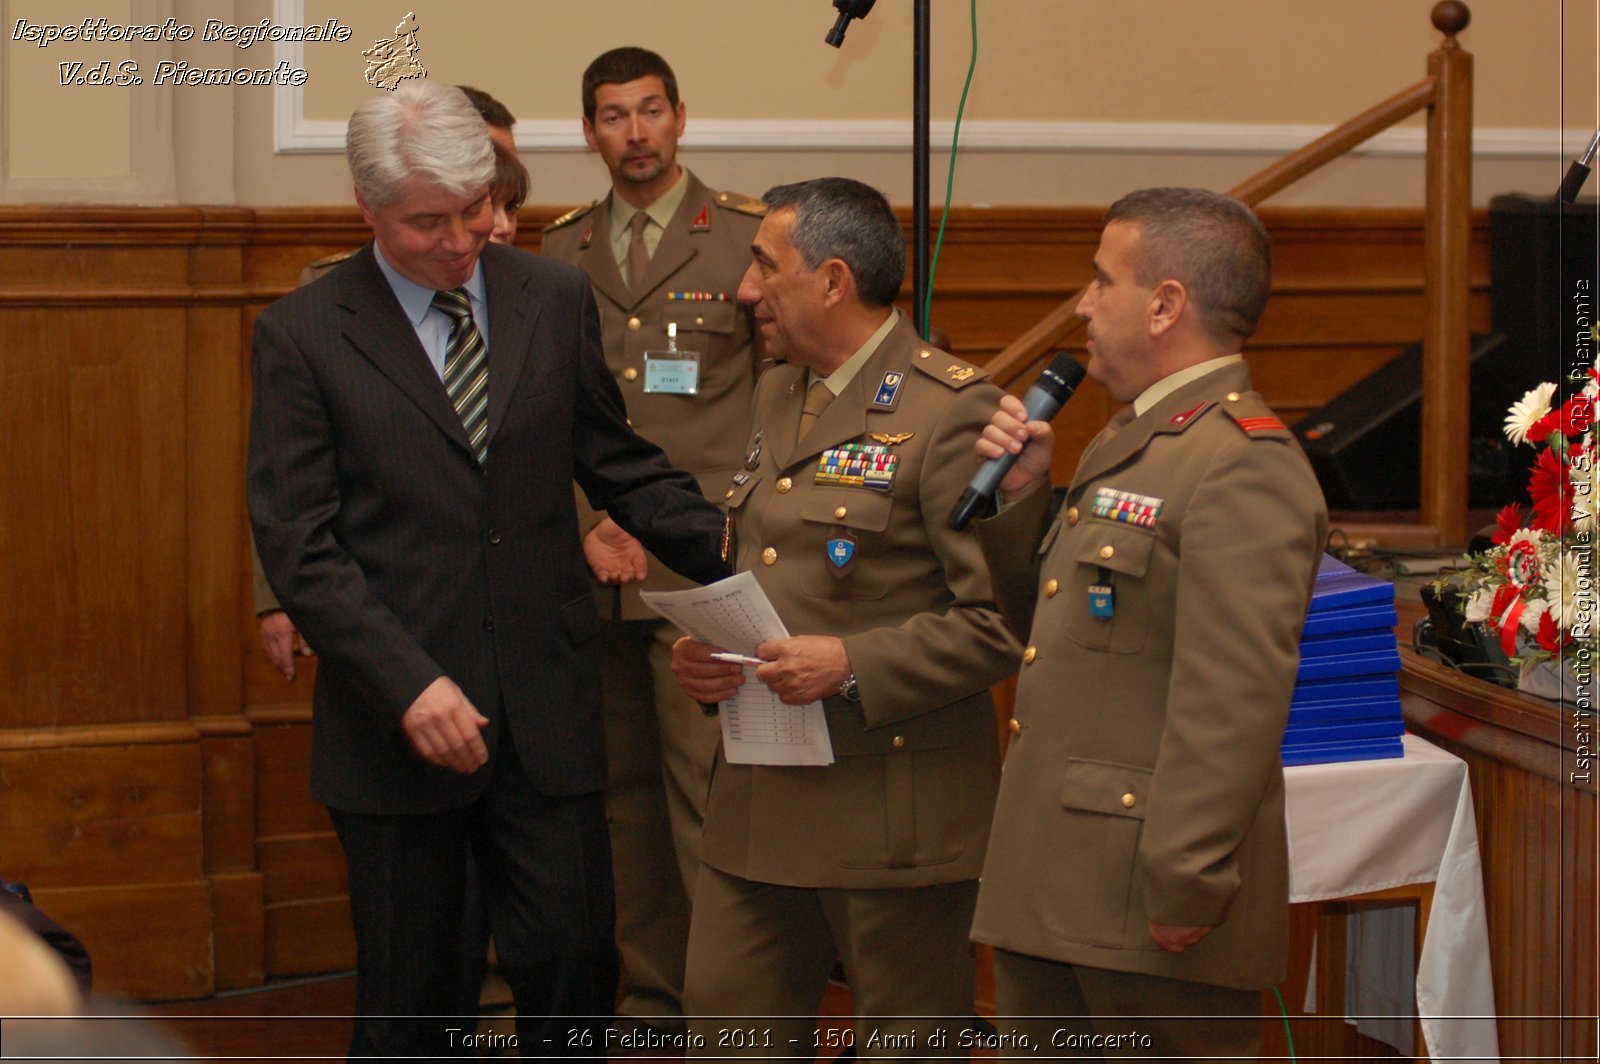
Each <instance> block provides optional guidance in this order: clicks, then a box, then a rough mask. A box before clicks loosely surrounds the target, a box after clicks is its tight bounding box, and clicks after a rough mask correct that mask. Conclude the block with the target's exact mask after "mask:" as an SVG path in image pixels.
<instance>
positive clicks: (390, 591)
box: [249, 82, 726, 1057]
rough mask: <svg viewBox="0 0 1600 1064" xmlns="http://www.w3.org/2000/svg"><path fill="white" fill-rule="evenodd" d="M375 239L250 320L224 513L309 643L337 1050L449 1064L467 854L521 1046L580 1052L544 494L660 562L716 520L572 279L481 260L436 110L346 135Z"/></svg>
mask: <svg viewBox="0 0 1600 1064" xmlns="http://www.w3.org/2000/svg"><path fill="white" fill-rule="evenodd" d="M348 157H349V162H350V170H351V174H352V175H353V176H354V178H355V185H356V200H357V202H358V203H359V204H360V205H361V210H362V213H363V215H364V216H365V218H366V220H367V222H368V224H370V225H371V227H372V231H373V237H374V239H373V242H372V244H370V245H368V246H367V247H365V248H363V249H362V250H361V251H359V252H358V253H356V254H355V255H354V256H352V257H351V258H350V259H349V260H348V261H346V262H345V263H343V264H341V265H340V266H339V267H337V268H336V269H334V270H333V271H331V272H330V273H328V274H327V275H326V276H325V277H322V278H321V279H319V280H317V281H316V282H314V283H312V284H310V285H307V286H305V287H303V288H299V289H297V290H295V291H294V292H292V293H290V294H289V295H288V296H285V297H284V298H283V299H281V300H279V301H278V302H277V303H274V304H273V305H272V306H270V307H268V308H267V309H266V310H265V311H263V312H262V314H261V316H260V318H259V319H258V321H257V324H256V334H255V342H254V356H255V358H254V400H253V403H254V405H253V408H252V411H251V433H250V461H249V476H250V480H249V501H250V511H251V520H252V524H253V527H254V531H255V537H256V544H257V547H258V549H259V552H260V555H261V562H262V567H263V569H264V570H265V572H266V575H267V578H268V580H269V581H270V583H271V585H272V588H273V591H274V592H275V593H276V594H277V596H278V598H279V600H280V602H281V603H282V604H283V606H284V608H285V610H287V612H288V614H289V616H290V618H291V619H292V620H293V622H294V624H295V626H296V627H297V628H298V629H299V630H300V631H301V632H303V633H304V634H305V636H306V638H307V639H308V640H309V641H310V642H311V644H312V645H313V646H315V647H316V648H317V652H318V656H319V658H320V666H319V670H318V675H317V688H316V693H315V700H314V714H313V737H312V768H311V773H312V778H311V789H312V795H313V797H315V798H316V799H317V800H319V801H321V802H323V803H324V804H325V805H327V806H328V809H329V812H330V814H331V816H332V818H333V823H334V827H335V830H336V831H337V832H338V835H339V840H340V843H341V845H342V846H343V847H344V851H345V857H346V860H347V864H348V867H349V883H350V905H351V913H352V916H353V918H354V924H355V933H356V945H357V986H356V998H357V1000H356V1011H357V1013H358V1019H357V1022H356V1026H355V1033H354V1037H353V1040H352V1044H351V1056H352V1057H368V1056H386V1057H389V1056H399V1057H422V1056H433V1055H440V1054H453V1053H460V1052H463V1051H470V1049H471V1046H470V1044H468V1043H469V1041H470V1040H469V1039H467V1038H465V1037H464V1036H465V1035H466V1034H468V1033H470V1030H471V1028H470V1027H468V1028H467V1029H466V1030H463V1029H462V1027H461V1025H460V1024H458V1023H453V1022H452V1021H450V1020H449V1019H447V1018H445V1017H447V1016H448V1014H449V1013H450V1011H451V1010H452V1008H453V1007H454V1005H455V1003H456V1002H457V1001H458V1000H459V996H460V988H459V986H458V983H459V978H460V977H459V972H458V965H457V962H456V959H457V957H458V955H459V943H460V938H461V908H462V899H463V897H464V895H465V891H464V889H463V876H464V874H465V869H466V865H467V858H468V854H469V853H471V855H472V857H473V859H474V860H475V862H476V865H477V869H478V876H479V882H480V885H481V888H482V892H483V897H484V903H485V907H486V909H487V911H488V914H489V921H490V925H491V927H492V930H493V933H494V940H495V943H496V948H497V951H498V955H499V960H500V967H501V972H502V974H503V975H504V976H505V978H506V981H507V982H508V983H509V984H510V985H511V988H512V992H513V993H514V995H515V997H516V1002H517V1013H518V1019H517V1034H518V1040H519V1043H520V1045H521V1046H522V1047H524V1051H525V1052H530V1051H531V1052H532V1053H535V1054H539V1055H545V1054H550V1055H562V1054H574V1055H580V1056H595V1055H598V1053H597V1048H596V1046H597V1043H598V1042H599V1041H600V1038H599V1035H600V1033H601V1032H602V1031H603V1028H604V1025H605V1017H606V1015H607V1014H608V1013H609V1011H610V1008H611V1003H612V995H613V994H614V991H615V986H616V971H615V959H614V954H613V952H612V946H611V932H612V920H613V917H612V905H611V882H610V879H611V865H610V857H609V853H608V849H607V842H606V826H605V817H604V807H603V804H602V798H601V788H602V786H603V784H604V780H605V748H604V741H603V738H602V729H601V723H600V709H599V664H598V660H597V656H596V647H595V639H594V636H595V634H596V632H597V631H598V625H599V619H598V617H597V616H596V614H595V609H594V604H593V601H592V599H591V596H590V591H589V580H588V574H587V568H586V567H585V565H584V561H583V556H582V552H581V549H580V546H579V539H578V526H577V516H576V513H575V508H574V505H573V499H572V483H573V481H576V482H577V483H578V484H579V485H580V486H581V487H582V488H583V490H584V491H585V493H586V494H587V495H588V497H589V499H590V501H591V503H593V505H595V506H596V507H599V508H603V509H605V510H607V511H609V512H610V513H611V514H612V515H613V517H615V518H616V520H617V522H618V524H620V525H621V526H622V527H623V528H625V529H626V530H627V531H628V532H629V533H630V534H632V535H634V536H637V537H638V538H640V539H641V540H642V541H644V542H645V544H646V545H647V546H648V547H649V548H650V549H651V550H652V551H654V552H655V553H656V555H657V556H658V557H660V558H661V559H663V560H664V561H665V562H666V563H667V564H668V565H671V566H674V567H675V568H678V569H680V570H681V571H682V572H683V573H684V575H686V576H689V577H690V578H692V579H695V580H700V581H706V580H712V579H716V578H718V577H720V576H721V575H723V574H724V572H725V571H726V567H725V565H724V563H723V561H722V559H721V553H720V542H721V533H722V518H721V515H720V513H719V512H718V511H717V510H716V509H715V508H714V507H712V506H711V505H710V504H708V503H706V502H705V500H704V499H703V498H701V496H700V493H699V490H698V488H697V487H696V486H695V483H694V481H693V479H692V478H691V477H689V476H687V475H686V474H682V473H679V472H677V471H676V470H673V469H672V468H671V467H670V466H669V465H668V464H667V462H666V460H665V458H664V457H663V456H662V455H661V453H660V451H659V450H657V449H656V448H655V447H654V446H653V445H651V444H649V443H646V442H645V441H643V440H642V439H640V438H639V437H638V436H636V435H635V434H634V433H633V431H632V430H631V429H630V428H629V427H628V424H627V419H626V417H625V415H624V412H623V409H622V403H621V400H620V397H619V395H618V393H617V390H616V386H615V384H614V383H613V382H612V379H611V376H610V374H609V373H607V372H606V368H605V364H604V362H603V361H602V359H601V356H600V344H599V323H598V320H597V316H596V313H595V306H594V300H593V298H592V296H591V295H590V293H589V286H588V283H587V282H586V281H585V280H584V277H583V275H582V274H581V273H579V272H578V271H577V270H574V269H572V268H570V267H567V266H563V265H560V264H558V263H553V262H549V261H546V260H541V259H536V258H534V257H532V256H530V255H527V254H524V253H523V252H521V251H518V250H516V249H514V248H510V247H505V246H501V245H492V244H489V243H488V241H489V236H490V232H491V230H492V227H493V224H494V218H493V212H492V209H491V203H490V195H489V187H490V183H491V181H492V180H493V177H494V155H493V152H492V150H491V148H490V141H489V135H488V133H487V131H486V129H485V126H484V123H483V119H482V118H481V117H480V116H479V114H478V112H477V111H476V110H475V109H474V108H473V107H472V105H471V104H470V103H468V101H467V99H466V97H465V96H464V95H462V93H461V92H460V90H458V89H455V88H451V87H448V86H439V85H434V84H431V83H426V82H424V83H422V84H419V85H415V86H406V87H402V88H401V89H399V90H397V91H395V92H394V93H392V94H389V93H385V94H380V95H378V96H375V97H374V98H373V99H371V100H369V101H367V102H366V103H364V104H362V105H361V106H360V107H359V108H357V110H356V112H355V114H354V115H352V117H351V120H350V127H349V134H348Z"/></svg>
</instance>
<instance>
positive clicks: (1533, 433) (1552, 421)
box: [1528, 410, 1561, 444]
mask: <svg viewBox="0 0 1600 1064" xmlns="http://www.w3.org/2000/svg"><path fill="white" fill-rule="evenodd" d="M1560 424H1561V412H1560V411H1559V410H1552V411H1550V412H1549V413H1548V414H1546V415H1545V416H1544V417H1542V418H1540V419H1539V420H1538V421H1535V422H1534V423H1533V424H1532V425H1530V426H1529V427H1528V442H1529V443H1534V444H1538V443H1543V442H1544V441H1545V440H1547V439H1549V438H1550V434H1551V433H1552V432H1554V431H1555V430H1556V428H1557V427H1558V426H1559V425H1560Z"/></svg>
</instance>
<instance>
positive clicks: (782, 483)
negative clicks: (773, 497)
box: [775, 477, 794, 495]
mask: <svg viewBox="0 0 1600 1064" xmlns="http://www.w3.org/2000/svg"><path fill="white" fill-rule="evenodd" d="M775 486H776V487H777V489H778V494H779V495H787V494H789V489H790V488H792V487H794V481H793V480H790V479H789V478H788V477H779V478H778V483H777V484H776V485H775Z"/></svg>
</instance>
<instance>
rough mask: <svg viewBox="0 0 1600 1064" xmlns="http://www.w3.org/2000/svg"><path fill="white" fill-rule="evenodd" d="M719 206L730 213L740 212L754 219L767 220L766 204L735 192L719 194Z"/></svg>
mask: <svg viewBox="0 0 1600 1064" xmlns="http://www.w3.org/2000/svg"><path fill="white" fill-rule="evenodd" d="M717 205H718V206H720V207H724V208H726V209H728V210H730V211H738V212H739V213H740V214H748V215H750V216H751V217H752V218H765V217H766V216H767V205H766V204H765V203H763V202H762V201H761V200H758V199H752V198H751V197H749V196H741V195H739V194H738V193H735V192H719V193H717Z"/></svg>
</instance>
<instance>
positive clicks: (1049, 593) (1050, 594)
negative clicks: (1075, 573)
mask: <svg viewBox="0 0 1600 1064" xmlns="http://www.w3.org/2000/svg"><path fill="white" fill-rule="evenodd" d="M1060 590H1061V581H1059V580H1057V579H1056V578H1055V577H1051V578H1050V579H1049V580H1046V581H1045V582H1044V597H1045V598H1055V597H1056V592H1057V591H1060Z"/></svg>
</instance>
